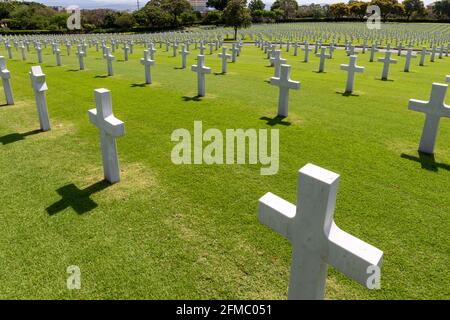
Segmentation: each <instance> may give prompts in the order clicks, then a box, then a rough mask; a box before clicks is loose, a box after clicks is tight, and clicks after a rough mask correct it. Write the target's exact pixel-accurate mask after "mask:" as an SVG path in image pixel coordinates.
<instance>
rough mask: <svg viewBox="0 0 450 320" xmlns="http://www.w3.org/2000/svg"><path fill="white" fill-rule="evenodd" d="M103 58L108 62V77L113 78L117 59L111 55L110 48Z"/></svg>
mask: <svg viewBox="0 0 450 320" xmlns="http://www.w3.org/2000/svg"><path fill="white" fill-rule="evenodd" d="M103 58H104V59H105V60H106V65H107V67H108V76H112V75H113V74H114V72H113V65H112V62H113V61H114V60H115V59H116V58H115V57H114V56H113V55H112V54H111V53H109V48H106V51H105V54H104V56H103Z"/></svg>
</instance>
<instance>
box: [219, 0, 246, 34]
mask: <svg viewBox="0 0 450 320" xmlns="http://www.w3.org/2000/svg"><path fill="white" fill-rule="evenodd" d="M222 19H223V22H224V24H225V25H226V26H228V27H233V29H234V40H236V38H237V31H238V29H239V28H248V27H249V26H250V25H251V24H252V17H251V15H250V10H249V9H247V1H246V0H230V2H228V4H227V6H226V7H225V9H224V10H223V14H222Z"/></svg>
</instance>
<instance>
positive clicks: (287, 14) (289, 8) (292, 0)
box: [270, 0, 298, 20]
mask: <svg viewBox="0 0 450 320" xmlns="http://www.w3.org/2000/svg"><path fill="white" fill-rule="evenodd" d="M276 9H279V10H282V11H283V19H284V20H287V19H289V18H294V17H295V16H296V15H297V10H298V3H297V1H296V0H276V1H275V2H274V3H273V4H272V6H271V7H270V10H272V11H274V10H276Z"/></svg>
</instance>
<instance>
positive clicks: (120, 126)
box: [105, 115, 125, 137]
mask: <svg viewBox="0 0 450 320" xmlns="http://www.w3.org/2000/svg"><path fill="white" fill-rule="evenodd" d="M105 131H106V132H107V133H109V134H110V135H112V136H114V137H121V136H123V135H125V125H124V123H123V121H122V120H119V119H117V118H116V117H114V116H113V115H110V116H109V117H106V119H105Z"/></svg>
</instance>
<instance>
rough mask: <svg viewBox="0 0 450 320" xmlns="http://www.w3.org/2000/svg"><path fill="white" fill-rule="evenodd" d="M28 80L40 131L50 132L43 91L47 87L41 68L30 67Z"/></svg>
mask: <svg viewBox="0 0 450 320" xmlns="http://www.w3.org/2000/svg"><path fill="white" fill-rule="evenodd" d="M30 79H31V86H32V87H33V91H34V97H35V99H36V107H37V110H38V115H39V123H40V126H41V130H42V131H48V130H50V120H49V118H48V109H47V100H46V99H45V91H47V90H48V87H47V82H46V81H45V74H44V73H43V72H42V69H41V66H33V67H31V72H30Z"/></svg>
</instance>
